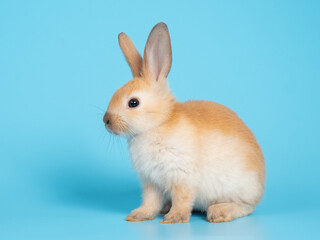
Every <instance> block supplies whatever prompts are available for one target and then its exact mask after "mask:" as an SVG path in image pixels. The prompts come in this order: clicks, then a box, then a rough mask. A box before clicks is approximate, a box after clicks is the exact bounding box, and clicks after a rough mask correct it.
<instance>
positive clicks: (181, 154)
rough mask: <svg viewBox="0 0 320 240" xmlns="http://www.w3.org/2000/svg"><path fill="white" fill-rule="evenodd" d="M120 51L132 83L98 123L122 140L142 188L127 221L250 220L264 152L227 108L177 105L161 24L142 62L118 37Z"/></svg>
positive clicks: (259, 191) (165, 30)
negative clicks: (195, 213) (196, 216)
mask: <svg viewBox="0 0 320 240" xmlns="http://www.w3.org/2000/svg"><path fill="white" fill-rule="evenodd" d="M119 44H120V47H121V49H122V51H123V54H124V56H125V58H126V60H127V62H128V64H129V66H130V68H131V71H132V74H133V79H132V80H130V81H129V82H128V83H126V84H125V85H124V86H123V87H121V88H120V89H118V90H117V91H116V92H115V93H114V95H113V96H112V99H111V101H110V103H109V106H108V109H107V112H106V113H105V115H104V117H103V121H104V123H105V126H106V128H107V130H108V131H109V132H111V133H113V134H116V135H120V136H124V137H126V138H127V140H128V145H129V151H130V155H131V160H132V164H133V167H134V169H135V170H136V171H137V172H138V173H139V176H140V178H141V180H142V182H143V203H142V205H141V206H140V207H139V208H137V209H135V210H133V211H132V212H131V213H130V214H129V215H128V216H127V218H126V220H128V221H144V220H152V219H154V218H155V217H156V216H157V215H158V214H159V213H160V212H161V213H167V214H166V215H165V216H164V218H163V220H162V221H161V222H162V223H186V222H188V221H189V219H190V215H191V212H192V210H193V209H197V210H200V211H206V212H207V219H208V221H209V222H228V221H232V220H233V219H235V218H239V217H242V216H246V215H248V214H250V213H251V212H252V211H253V210H254V208H255V206H256V204H257V203H258V202H259V200H260V198H261V196H262V194H263V191H264V181H265V165H264V157H263V154H262V151H261V149H260V147H259V145H258V143H257V141H256V139H255V137H254V135H253V134H252V132H251V131H250V130H249V128H248V127H247V126H246V125H245V124H244V123H243V121H242V120H241V119H240V118H239V117H238V116H237V115H236V113H234V112H233V111H231V110H230V109H229V108H227V107H225V106H223V105H221V104H218V103H215V102H210V101H187V102H185V103H182V102H177V101H176V100H175V97H174V96H173V95H172V93H171V91H170V88H169V86H168V81H167V76H168V73H169V71H170V68H171V61H172V53H171V43H170V36H169V32H168V28H167V25H166V24H165V23H158V24H157V25H156V26H155V27H154V28H153V29H152V31H151V33H150V35H149V37H148V40H147V43H146V46H145V50H144V55H143V59H142V57H141V56H140V54H139V53H138V51H137V49H136V48H135V46H134V44H133V43H132V41H131V39H130V38H129V37H128V36H127V35H126V34H124V33H120V34H119Z"/></svg>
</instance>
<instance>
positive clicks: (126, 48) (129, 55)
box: [118, 32, 142, 77]
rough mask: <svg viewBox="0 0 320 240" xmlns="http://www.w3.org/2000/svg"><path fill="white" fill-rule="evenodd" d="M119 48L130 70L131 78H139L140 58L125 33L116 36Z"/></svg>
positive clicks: (140, 69) (140, 70)
mask: <svg viewBox="0 0 320 240" xmlns="http://www.w3.org/2000/svg"><path fill="white" fill-rule="evenodd" d="M118 39H119V45H120V48H121V50H122V52H123V54H124V56H125V58H126V60H127V62H128V64H129V66H130V68H131V72H132V75H133V77H140V76H141V72H142V57H141V56H140V54H139V52H138V50H137V48H136V47H135V46H134V44H133V42H132V41H131V39H130V38H129V36H127V35H126V34H125V33H123V32H122V33H120V34H119V36H118Z"/></svg>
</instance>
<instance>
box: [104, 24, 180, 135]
mask: <svg viewBox="0 0 320 240" xmlns="http://www.w3.org/2000/svg"><path fill="white" fill-rule="evenodd" d="M119 45H120V48H121V50H122V52H123V54H124V56H125V58H126V60H127V62H128V64H129V66H130V68H131V71H132V75H133V79H132V80H130V81H129V82H127V83H126V84H125V85H124V86H122V87H121V88H119V89H118V90H117V91H116V92H115V93H114V95H113V96H112V98H111V101H110V103H109V106H108V108H107V112H106V113H105V115H104V117H103V121H104V123H105V126H106V128H107V130H108V131H110V132H111V133H114V134H116V135H122V136H132V135H136V134H139V133H142V132H145V131H147V130H149V129H152V128H154V127H157V126H159V125H160V124H161V123H162V122H164V121H165V120H166V119H167V118H168V117H169V115H170V112H171V109H172V107H173V105H174V102H175V98H174V96H173V95H172V94H171V93H170V89H169V86H168V82H167V76H168V73H169V71H170V68H171V62H172V53H171V43H170V36H169V32H168V28H167V25H166V24H164V23H158V24H157V25H156V26H155V27H154V28H153V29H152V31H151V33H150V35H149V37H148V40H147V43H146V46H145V50H144V55H143V59H142V57H141V56H140V54H139V52H138V50H137V49H136V47H135V46H134V44H133V42H132V41H131V39H130V38H129V37H128V36H127V35H126V34H125V33H120V34H119Z"/></svg>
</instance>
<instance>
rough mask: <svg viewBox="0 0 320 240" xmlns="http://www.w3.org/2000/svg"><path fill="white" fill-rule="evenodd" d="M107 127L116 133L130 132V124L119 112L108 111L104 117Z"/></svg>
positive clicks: (109, 130)
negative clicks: (111, 112)
mask: <svg viewBox="0 0 320 240" xmlns="http://www.w3.org/2000/svg"><path fill="white" fill-rule="evenodd" d="M103 122H104V124H105V128H106V129H107V131H108V132H110V133H111V134H114V135H119V136H121V135H126V134H127V133H128V125H127V123H126V122H125V121H124V120H123V119H122V117H121V116H120V115H118V114H110V113H108V112H107V113H106V114H105V115H104V117H103Z"/></svg>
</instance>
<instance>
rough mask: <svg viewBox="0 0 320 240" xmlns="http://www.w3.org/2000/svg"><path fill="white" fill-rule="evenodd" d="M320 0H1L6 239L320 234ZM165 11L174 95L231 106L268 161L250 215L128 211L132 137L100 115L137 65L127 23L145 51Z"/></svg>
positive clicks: (1, 222)
mask: <svg viewBox="0 0 320 240" xmlns="http://www.w3.org/2000/svg"><path fill="white" fill-rule="evenodd" d="M319 9H320V2H319V1H302V0H301V1H270V0H269V1H222V0H221V1H202V2H201V3H200V2H199V1H163V0H162V1H158V2H152V1H126V2H124V1H119V0H118V1H102V0H101V1H4V0H2V1H1V2H0V191H1V192H0V238H1V239H59V240H62V239H77V240H80V239H112V238H115V239H116V238H117V239H128V238H129V237H130V239H135V238H137V239H138V238H139V239H143V238H145V239H151V238H161V237H164V236H165V237H167V238H169V237H171V238H177V237H181V238H184V239H192V238H195V237H197V238H201V237H202V238H206V237H207V238H210V239H220V238H223V239H248V238H252V239H277V238H279V239H284V238H286V237H287V238H289V237H290V238H291V239H293V238H297V239H301V238H306V239H316V238H317V237H318V238H319V224H320V221H319V216H320V203H319V197H320V193H319V189H320V177H319V167H320V159H319V156H320V146H319V134H320V128H319V123H320V113H319V109H320V104H319V102H320V97H319V90H320V84H319V82H320V76H319V73H320V71H319V66H320V64H319V62H320V61H319V60H320V47H319V43H320V16H319V15H320V14H319ZM159 21H164V22H166V23H167V24H168V26H169V30H170V33H171V39H172V47H173V66H172V69H171V73H170V75H169V81H170V85H171V88H172V90H173V92H174V93H175V95H176V97H177V98H178V99H179V100H181V101H185V100H187V99H206V100H213V101H217V102H220V103H222V104H225V105H227V106H229V107H231V108H232V109H233V110H235V111H236V112H237V113H238V114H239V115H240V117H241V118H242V119H243V120H244V121H245V122H246V123H247V125H248V126H249V127H250V128H251V129H252V130H253V131H254V133H255V135H256V137H257V139H258V141H259V143H260V144H261V146H262V148H263V150H264V154H265V158H266V165H267V181H266V192H265V196H264V198H263V200H262V202H261V203H260V205H259V206H258V207H257V209H256V211H255V212H254V213H253V214H252V215H251V216H249V217H245V218H241V219H237V220H235V221H233V222H231V223H221V224H209V223H207V222H206V221H205V215H204V214H194V215H193V216H192V218H191V221H190V223H188V224H175V225H163V224H160V223H159V221H160V219H161V216H159V217H158V218H157V219H155V220H154V221H151V222H134V223H132V222H126V221H125V220H124V219H125V217H126V215H127V214H128V213H129V212H130V211H131V210H132V209H134V208H136V207H138V205H139V203H140V192H141V188H140V185H139V180H138V178H137V174H136V173H135V172H134V171H133V170H132V168H131V164H130V160H129V155H128V152H127V146H126V141H125V140H124V139H120V138H117V137H113V136H111V135H109V134H108V133H107V132H106V130H105V129H104V126H103V123H102V116H103V114H104V110H105V109H106V107H107V104H108V101H109V100H110V98H111V96H112V94H113V93H114V91H115V90H116V89H117V88H118V87H120V86H122V85H123V84H124V83H125V82H126V81H127V80H129V79H130V78H131V72H130V70H129V67H128V66H127V64H126V62H125V60H124V57H123V55H122V53H121V51H120V48H119V46H118V42H117V34H118V33H119V32H122V31H124V32H126V33H127V34H128V35H129V36H130V37H131V38H132V39H133V41H134V43H135V44H136V46H137V48H138V49H139V50H140V52H142V51H143V48H144V44H145V42H146V39H147V37H148V34H149V32H150V30H151V28H152V27H153V26H154V25H155V24H156V23H157V22H159Z"/></svg>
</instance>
